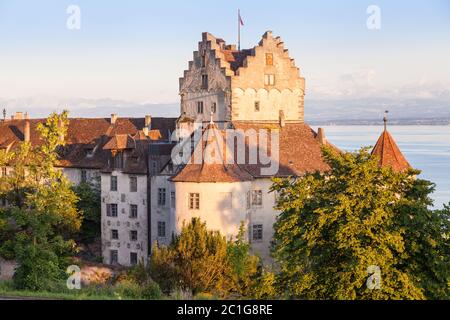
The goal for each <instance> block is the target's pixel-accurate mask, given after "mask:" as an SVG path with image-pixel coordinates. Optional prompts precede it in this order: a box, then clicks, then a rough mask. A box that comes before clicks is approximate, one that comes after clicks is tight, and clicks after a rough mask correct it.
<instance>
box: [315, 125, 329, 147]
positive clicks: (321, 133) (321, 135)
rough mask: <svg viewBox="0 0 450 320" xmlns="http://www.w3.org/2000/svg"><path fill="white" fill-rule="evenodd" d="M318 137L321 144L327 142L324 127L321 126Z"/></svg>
mask: <svg viewBox="0 0 450 320" xmlns="http://www.w3.org/2000/svg"><path fill="white" fill-rule="evenodd" d="M316 139H317V140H318V141H319V143H320V144H326V143H327V138H326V137H325V130H324V129H323V128H319V130H318V132H317V138H316Z"/></svg>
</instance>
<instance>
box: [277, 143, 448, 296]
mask: <svg viewBox="0 0 450 320" xmlns="http://www.w3.org/2000/svg"><path fill="white" fill-rule="evenodd" d="M324 157H325V159H326V161H327V163H328V164H329V166H330V170H329V171H328V172H326V173H324V174H319V173H313V174H307V175H305V176H304V177H303V178H300V179H297V180H293V179H276V180H275V181H274V186H273V190H274V191H277V192H278V193H279V195H280V197H279V201H278V205H277V208H278V209H279V210H280V211H282V214H281V215H280V216H279V218H278V221H277V223H276V224H275V236H274V248H273V253H274V256H275V257H276V259H277V261H278V263H279V265H280V269H281V270H280V271H281V272H280V275H279V279H280V281H279V285H278V288H279V291H280V294H281V295H287V296H290V297H294V298H307V299H423V298H424V297H425V296H424V290H423V289H422V287H421V286H420V285H419V282H420V281H419V279H420V275H419V274H415V273H414V272H412V270H411V268H409V267H408V263H415V259H414V258H413V257H412V255H411V252H410V251H409V248H408V247H409V242H408V241H407V240H406V241H405V235H406V236H408V235H411V234H412V233H414V232H417V231H418V230H421V231H424V232H425V233H428V231H425V229H426V228H425V227H424V224H423V223H418V224H417V225H416V226H415V228H416V229H415V230H413V229H408V225H407V224H405V223H403V222H400V221H401V220H402V217H404V215H402V214H401V213H400V209H401V208H403V210H406V207H405V205H407V204H406V203H405V200H404V199H405V197H406V198H408V197H411V201H412V202H415V201H413V200H414V199H418V198H420V196H418V195H417V194H416V195H414V192H413V191H414V190H413V188H412V186H414V185H415V186H417V185H418V184H419V183H420V182H419V181H416V180H415V175H416V174H417V172H416V171H409V172H404V173H395V172H393V171H392V170H391V169H389V168H380V167H379V166H378V159H376V158H375V157H371V155H370V154H369V153H368V152H367V149H362V150H360V151H359V152H357V153H346V154H338V153H336V152H334V151H333V150H331V149H328V148H325V149H324ZM415 191H416V192H417V190H415ZM422 196H423V195H422ZM425 198H426V196H425ZM413 209H414V208H413V207H412V206H409V207H408V210H412V211H409V214H411V215H412V216H414V215H415V214H417V212H416V211H415V210H413ZM428 212H430V211H428ZM417 228H418V229H417ZM437 232H439V231H438V230H437ZM441 234H442V233H441ZM422 253H423V252H422ZM408 259H413V260H408ZM370 266H378V267H379V268H380V269H381V288H380V289H379V290H378V289H372V290H371V289H369V288H368V286H366V281H367V279H368V277H369V274H368V268H370Z"/></svg>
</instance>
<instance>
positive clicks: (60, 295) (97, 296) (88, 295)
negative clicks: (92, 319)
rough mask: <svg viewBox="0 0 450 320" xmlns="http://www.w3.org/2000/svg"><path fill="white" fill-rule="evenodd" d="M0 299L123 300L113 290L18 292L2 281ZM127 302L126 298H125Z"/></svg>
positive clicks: (91, 288)
mask: <svg viewBox="0 0 450 320" xmlns="http://www.w3.org/2000/svg"><path fill="white" fill-rule="evenodd" d="M0 297H8V298H36V299H48V300H121V299H122V298H121V297H120V295H118V294H116V293H115V292H114V291H113V290H112V289H111V288H96V287H86V288H82V289H81V290H68V289H67V290H65V291H61V292H47V291H30V290H17V289H15V288H14V286H13V283H12V282H10V281H0ZM123 299H124V300H125V298H123Z"/></svg>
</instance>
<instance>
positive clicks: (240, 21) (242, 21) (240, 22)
mask: <svg viewBox="0 0 450 320" xmlns="http://www.w3.org/2000/svg"><path fill="white" fill-rule="evenodd" d="M238 16H239V24H240V25H241V26H243V25H244V20H242V17H241V12H240V11H239V12H238Z"/></svg>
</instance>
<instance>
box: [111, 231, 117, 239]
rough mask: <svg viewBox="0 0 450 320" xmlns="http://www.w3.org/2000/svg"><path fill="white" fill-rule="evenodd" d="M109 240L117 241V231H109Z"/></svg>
mask: <svg viewBox="0 0 450 320" xmlns="http://www.w3.org/2000/svg"><path fill="white" fill-rule="evenodd" d="M111 240H119V230H115V229H113V230H111Z"/></svg>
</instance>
